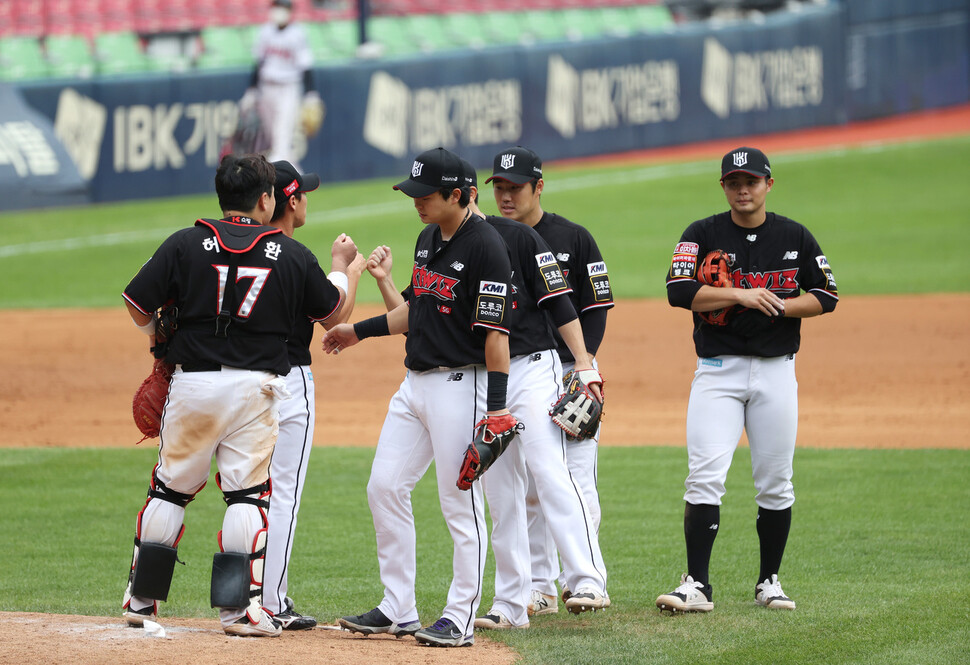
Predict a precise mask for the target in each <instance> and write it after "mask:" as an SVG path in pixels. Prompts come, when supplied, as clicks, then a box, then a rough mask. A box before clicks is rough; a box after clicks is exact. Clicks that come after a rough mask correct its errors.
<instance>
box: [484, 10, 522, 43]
mask: <svg viewBox="0 0 970 665" xmlns="http://www.w3.org/2000/svg"><path fill="white" fill-rule="evenodd" d="M523 22H524V18H523V12H504V11H496V12H488V13H486V14H482V15H481V26H482V30H483V32H484V34H485V36H486V38H487V41H488V42H489V43H492V44H519V43H521V42H523V41H526V39H527V37H526V29H527V27H528V26H526V25H523Z"/></svg>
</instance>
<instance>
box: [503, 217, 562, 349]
mask: <svg viewBox="0 0 970 665" xmlns="http://www.w3.org/2000/svg"><path fill="white" fill-rule="evenodd" d="M485 221H487V222H488V223H489V224H491V225H492V226H493V227H494V228H495V229H496V230H497V231H498V232H499V235H501V236H502V240H504V241H505V244H506V245H507V246H508V248H509V252H510V254H511V260H512V303H511V305H510V306H511V309H512V313H511V332H510V336H509V353H510V354H511V355H512V357H515V356H521V355H525V354H527V353H534V352H536V351H544V350H546V349H554V348H556V337H555V335H554V331H555V328H554V327H553V326H552V324H551V323H550V320H549V317H548V316H546V314H545V312H543V311H541V310H540V309H539V304H540V303H542V302H544V301H545V300H547V299H548V298H554V297H557V296H565V297H568V294H569V293H571V292H572V289H571V288H569V285H568V284H567V283H566V279H565V278H564V277H563V274H562V270H561V269H560V268H559V264H558V263H557V262H556V257H555V256H553V253H552V250H551V249H550V248H549V245H547V244H546V241H545V240H543V239H542V236H540V235H539V234H538V233H536V231H535V230H534V229H533V228H532V227H530V226H527V225H526V224H521V223H519V222H515V221H512V220H511V219H506V218H505V217H496V216H493V215H488V216H486V217H485Z"/></svg>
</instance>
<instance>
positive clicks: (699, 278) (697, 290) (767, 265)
mask: <svg viewBox="0 0 970 665" xmlns="http://www.w3.org/2000/svg"><path fill="white" fill-rule="evenodd" d="M773 185H774V178H772V176H771V166H770V165H769V163H768V158H767V157H766V156H765V155H764V153H762V152H761V151H760V150H757V149H755V148H748V147H741V148H737V149H735V150H732V151H731V152H729V153H728V154H726V155H725V156H724V158H723V159H722V160H721V187H722V189H723V190H724V194H725V196H726V197H727V202H728V205H729V206H730V208H731V209H730V211H728V212H723V213H720V214H717V215H714V216H712V217H708V218H706V219H702V220H699V221H696V222H694V223H693V224H691V225H690V226H688V227H687V229H686V230H685V231H684V234H683V235H682V236H681V238H680V242H679V243H678V244H677V246H676V248H675V249H674V254H673V259H672V261H671V265H670V269H669V271H668V273H667V299H668V300H669V302H670V304H671V305H672V306H674V307H683V308H684V309H688V310H691V311H692V312H693V313H694V314H693V319H694V347H695V349H696V352H697V370H696V372H695V373H694V380H693V382H692V384H691V391H690V399H689V401H688V404H687V463H688V475H687V480H686V481H685V483H684V485H685V486H686V488H687V491H686V492H685V494H684V501H685V502H686V505H685V507H684V536H685V539H686V544H687V573H686V574H684V575H682V576H681V583H680V585H679V586H678V587H677V588H676V589H674V590H673V591H671V592H670V593H666V594H663V595H661V596H660V597H659V598H657V607H659V608H660V610H661V611H664V610H669V611H670V612H709V611H711V610H712V609H714V597H713V593H712V590H711V584H710V578H709V574H708V568H709V564H710V559H711V551H712V549H713V547H714V538H715V536H717V534H718V531H719V530H720V529H719V524H720V505H721V497H722V496H723V495H724V492H725V487H724V483H725V480H726V479H727V474H728V469H729V467H730V465H731V460H732V458H733V456H734V451H735V449H736V448H737V445H738V441H739V439H740V437H741V432H742V430H745V431H747V433H748V441H749V443H750V448H751V466H752V475H753V477H754V485H755V489H756V490H757V492H758V493H757V495H756V497H755V502H756V503H757V504H758V516H757V531H758V539H759V541H760V547H761V569H760V571H759V572H758V579H757V582H756V585H755V602H756V603H757V604H758V605H761V606H764V607H767V608H770V609H795V602H794V601H793V600H791V598H789V597H788V596H787V595H785V592H784V591H783V590H782V588H781V583H780V582H779V581H778V570H779V568H780V567H781V559H782V555H783V554H784V552H785V546H786V544H787V542H788V533H789V529H790V527H791V517H792V509H791V507H792V504H793V503H794V501H795V494H794V491H793V486H792V482H791V479H792V459H793V457H794V454H795V434H796V430H797V425H798V385H797V382H796V379H795V354H796V353H797V352H798V349H799V343H800V328H801V320H802V319H803V318H808V317H811V316H818V315H820V314H823V313H826V312H831V311H832V310H833V309H835V306H836V304H837V302H838V290H837V288H836V284H835V279H834V277H833V276H832V271H831V269H830V268H829V264H828V260H827V259H826V258H825V255H824V254H823V253H822V250H821V249H820V248H819V245H818V243H817V242H816V241H815V238H814V237H812V234H811V233H810V232H809V231H808V229H806V228H805V227H804V226H802V225H801V224H798V223H797V222H794V221H792V220H791V219H788V218H787V217H782V216H781V215H778V214H775V213H773V212H767V211H766V208H765V201H766V198H767V196H768V192H770V191H771V188H772V186H773Z"/></svg>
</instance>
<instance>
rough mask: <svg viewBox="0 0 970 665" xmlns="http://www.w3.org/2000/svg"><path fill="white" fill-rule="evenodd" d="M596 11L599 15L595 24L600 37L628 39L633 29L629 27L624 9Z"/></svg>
mask: <svg viewBox="0 0 970 665" xmlns="http://www.w3.org/2000/svg"><path fill="white" fill-rule="evenodd" d="M594 11H596V13H597V14H598V15H599V16H598V18H597V23H598V24H599V26H600V31H601V32H600V35H601V36H607V37H628V36H630V35H631V34H632V33H633V32H635V28H634V27H633V26H631V25H630V23H629V19H628V18H627V8H626V7H600V8H599V9H597V10H594Z"/></svg>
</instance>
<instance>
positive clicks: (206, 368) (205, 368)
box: [182, 361, 222, 372]
mask: <svg viewBox="0 0 970 665" xmlns="http://www.w3.org/2000/svg"><path fill="white" fill-rule="evenodd" d="M182 371H183V372H220V371H222V365H220V364H219V363H212V362H205V361H199V362H192V363H182Z"/></svg>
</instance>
